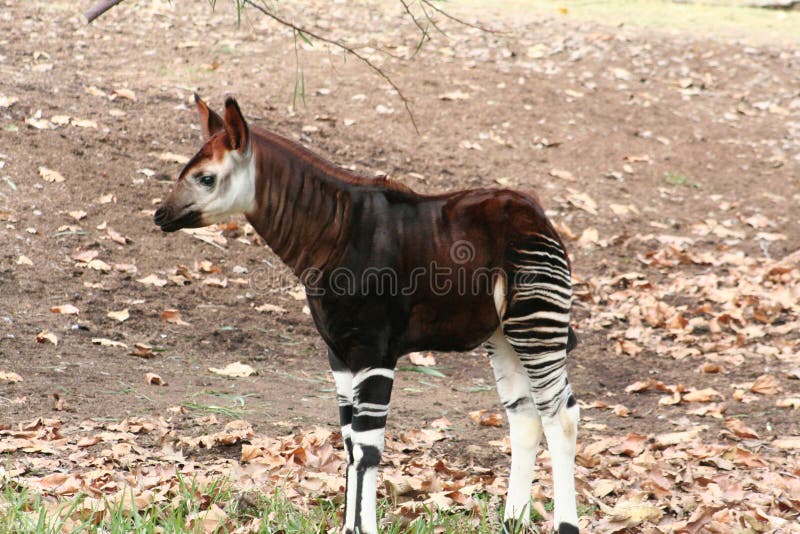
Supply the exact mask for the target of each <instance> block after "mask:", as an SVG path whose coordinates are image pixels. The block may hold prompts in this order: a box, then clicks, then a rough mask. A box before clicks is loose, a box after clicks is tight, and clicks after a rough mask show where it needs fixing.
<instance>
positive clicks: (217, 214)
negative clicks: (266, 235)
mask: <svg viewBox="0 0 800 534" xmlns="http://www.w3.org/2000/svg"><path fill="white" fill-rule="evenodd" d="M194 99H195V102H196V103H197V111H198V112H199V114H200V123H201V126H202V128H203V135H204V136H205V144H204V145H203V148H201V149H200V151H199V152H197V154H195V155H194V157H193V158H192V159H191V160H189V163H187V164H186V166H185V167H184V168H183V170H182V171H181V173H180V175H179V176H178V181H177V183H176V185H175V188H174V189H173V190H172V192H171V193H170V194H169V196H168V197H167V198H166V199H165V200H164V201H163V202H162V204H161V206H159V208H158V209H157V210H156V213H155V216H154V221H155V223H156V224H157V225H158V226H160V227H161V229H162V230H163V231H165V232H174V231H175V230H180V229H181V228H198V227H200V226H207V225H209V224H214V223H217V222H220V221H222V220H224V219H225V218H226V217H228V216H229V215H233V214H236V213H246V212H248V211H250V210H252V208H253V204H254V202H255V188H256V185H255V164H254V160H253V151H252V147H251V143H250V130H249V128H248V127H247V122H245V120H244V117H243V116H242V112H241V111H240V110H239V105H238V104H237V103H236V100H234V99H233V98H228V99H227V100H226V101H225V119H224V120H223V119H222V117H220V116H219V115H218V114H216V113H215V112H214V111H212V110H210V109H209V108H208V106H207V105H206V103H205V102H203V101H202V100H201V99H200V97H199V96H197V94H195V95H194Z"/></svg>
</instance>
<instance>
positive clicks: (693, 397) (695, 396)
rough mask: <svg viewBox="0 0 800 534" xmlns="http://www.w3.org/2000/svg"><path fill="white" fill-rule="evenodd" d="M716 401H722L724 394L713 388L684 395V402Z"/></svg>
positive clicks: (696, 390)
mask: <svg viewBox="0 0 800 534" xmlns="http://www.w3.org/2000/svg"><path fill="white" fill-rule="evenodd" d="M714 399H720V400H722V399H723V397H722V394H720V392H719V391H717V390H716V389H713V388H705V389H695V390H692V391H690V392H689V393H685V394H684V395H683V401H684V402H711V401H712V400H714Z"/></svg>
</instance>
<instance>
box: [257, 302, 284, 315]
mask: <svg viewBox="0 0 800 534" xmlns="http://www.w3.org/2000/svg"><path fill="white" fill-rule="evenodd" d="M255 309H256V311H257V312H266V313H274V314H277V315H283V314H284V313H288V310H287V309H286V308H283V307H281V306H276V305H275V304H262V305H261V306H256V308H255Z"/></svg>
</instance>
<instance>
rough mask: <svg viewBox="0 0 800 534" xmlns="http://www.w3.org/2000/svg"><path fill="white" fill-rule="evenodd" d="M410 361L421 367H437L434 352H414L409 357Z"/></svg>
mask: <svg viewBox="0 0 800 534" xmlns="http://www.w3.org/2000/svg"><path fill="white" fill-rule="evenodd" d="M408 359H409V360H410V361H411V363H413V364H414V365H419V366H420V367H432V366H434V365H436V358H434V357H433V353H432V352H426V353H422V352H412V353H410V354H409V355H408Z"/></svg>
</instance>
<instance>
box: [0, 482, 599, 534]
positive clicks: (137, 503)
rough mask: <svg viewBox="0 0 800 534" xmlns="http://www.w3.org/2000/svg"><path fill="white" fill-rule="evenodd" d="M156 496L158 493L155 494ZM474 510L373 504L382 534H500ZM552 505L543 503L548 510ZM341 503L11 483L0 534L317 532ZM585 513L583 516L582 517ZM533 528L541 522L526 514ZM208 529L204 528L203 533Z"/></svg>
mask: <svg viewBox="0 0 800 534" xmlns="http://www.w3.org/2000/svg"><path fill="white" fill-rule="evenodd" d="M153 490H154V492H155V493H156V494H157V493H158V488H153ZM476 502H477V506H475V507H474V509H473V510H472V511H455V512H454V511H439V510H437V509H435V508H434V507H432V506H427V505H423V504H419V506H420V508H418V509H417V513H416V515H417V518H416V519H413V520H409V519H407V518H403V517H398V516H395V515H392V513H391V510H392V509H393V506H392V505H391V503H390V502H389V500H388V499H383V500H382V501H380V503H379V507H378V517H379V520H380V521H381V524H382V525H383V527H382V529H381V532H385V533H387V534H401V533H402V534H428V533H431V534H432V533H434V532H472V533H476V534H490V533H495V532H498V531H501V527H500V524H499V518H501V517H502V503H501V502H500V501H499V500H497V499H496V498H495V499H492V498H491V497H490V496H489V495H477V496H476ZM552 506H553V503H552V502H549V503H546V504H545V508H546V509H547V510H548V511H550V510H552ZM341 510H342V504H341V503H340V502H339V501H338V499H337V500H336V501H333V500H330V499H321V500H319V501H317V502H316V503H314V504H312V505H310V506H308V507H305V508H300V507H298V506H297V505H296V504H294V503H292V502H290V501H289V500H288V499H287V498H286V497H285V496H284V495H283V493H282V492H281V491H279V490H276V491H274V492H273V493H272V494H266V493H255V492H247V493H241V492H238V491H236V490H235V489H234V488H233V486H232V485H231V484H229V483H228V482H227V481H224V480H220V481H218V482H215V483H213V484H211V485H209V486H206V487H200V486H199V485H198V484H196V482H195V481H193V480H188V479H185V478H181V477H178V484H177V485H176V486H175V487H173V488H172V489H171V490H170V492H168V493H167V495H166V498H162V499H160V500H156V501H155V502H152V501H151V502H147V500H143V499H142V498H141V496H136V497H134V495H133V494H132V493H131V492H130V491H128V492H127V493H126V494H125V498H122V499H119V498H118V499H116V500H112V499H111V498H103V497H101V498H90V497H88V496H86V495H78V496H75V497H68V498H53V497H45V496H41V495H38V494H35V493H33V492H31V491H29V490H28V489H27V488H25V487H23V486H20V485H17V484H14V483H7V484H5V486H4V488H3V490H2V492H0V533H3V534H5V533H12V532H13V533H15V534H28V533H30V534H56V533H59V534H61V533H74V534H78V533H88V534H101V533H103V534H105V533H112V534H114V533H120V534H122V533H129V532H136V533H155V532H161V533H174V534H178V533H194V532H199V533H202V532H205V531H210V529H213V528H214V527H215V526H216V527H217V529H216V530H215V532H220V533H223V532H232V531H233V530H235V529H237V528H239V527H242V526H249V527H250V528H252V529H253V531H256V532H259V533H265V534H267V533H273V532H287V533H288V532H302V533H320V534H323V533H325V532H328V531H330V529H334V530H338V529H339V527H340V526H341V524H340V521H341V517H340V512H341ZM584 512H585V511H584ZM531 518H532V520H533V521H534V524H538V523H540V522H541V521H542V520H543V519H542V518H541V517H540V516H539V515H538V514H536V512H533V511H532V512H531ZM206 529H208V530H206Z"/></svg>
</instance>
